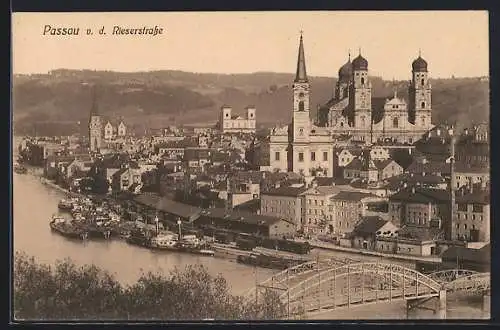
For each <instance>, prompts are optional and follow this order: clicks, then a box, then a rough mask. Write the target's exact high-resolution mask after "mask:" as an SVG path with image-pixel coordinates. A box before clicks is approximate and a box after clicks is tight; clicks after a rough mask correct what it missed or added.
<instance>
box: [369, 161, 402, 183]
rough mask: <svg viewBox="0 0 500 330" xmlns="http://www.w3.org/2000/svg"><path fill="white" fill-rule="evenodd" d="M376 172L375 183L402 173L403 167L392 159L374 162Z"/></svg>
mask: <svg viewBox="0 0 500 330" xmlns="http://www.w3.org/2000/svg"><path fill="white" fill-rule="evenodd" d="M373 162H374V164H375V167H376V168H377V170H378V177H377V181H381V180H385V179H388V178H391V177H394V176H397V175H400V174H402V173H403V167H402V166H401V165H399V164H398V163H396V162H395V161H394V160H392V159H385V160H374V161H373Z"/></svg>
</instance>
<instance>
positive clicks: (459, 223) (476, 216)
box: [451, 189, 490, 242]
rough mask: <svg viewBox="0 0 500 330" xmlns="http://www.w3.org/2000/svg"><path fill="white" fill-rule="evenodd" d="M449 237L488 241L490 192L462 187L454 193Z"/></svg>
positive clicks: (470, 240)
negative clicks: (453, 209) (453, 216)
mask: <svg viewBox="0 0 500 330" xmlns="http://www.w3.org/2000/svg"><path fill="white" fill-rule="evenodd" d="M455 212H456V213H455V214H456V218H455V219H453V221H452V222H453V223H452V225H451V239H457V240H465V241H469V242H489V241H490V192H489V191H488V190H483V191H478V190H475V191H471V190H466V189H462V190H461V191H459V192H457V193H456V197H455Z"/></svg>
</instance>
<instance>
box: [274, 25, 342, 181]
mask: <svg viewBox="0 0 500 330" xmlns="http://www.w3.org/2000/svg"><path fill="white" fill-rule="evenodd" d="M292 88H293V114H292V123H291V124H289V125H286V126H282V127H275V128H273V129H272V130H271V133H270V136H269V157H270V159H269V161H270V164H269V165H270V167H271V169H273V170H279V171H281V172H295V173H300V174H302V175H304V176H329V177H331V176H333V147H334V142H335V139H334V136H333V135H332V134H331V132H330V128H329V127H318V126H316V125H314V124H313V123H312V122H311V119H310V102H309V100H310V92H311V89H310V84H309V79H308V78H307V72H306V61H305V55H304V43H303V38H302V35H301V36H300V43H299V55H298V60H297V71H296V74H295V79H294V82H293V87H292Z"/></svg>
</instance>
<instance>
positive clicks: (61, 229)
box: [49, 215, 88, 239]
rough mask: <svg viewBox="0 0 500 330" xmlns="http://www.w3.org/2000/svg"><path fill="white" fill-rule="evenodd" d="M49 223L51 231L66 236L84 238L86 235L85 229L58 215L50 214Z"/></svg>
mask: <svg viewBox="0 0 500 330" xmlns="http://www.w3.org/2000/svg"><path fill="white" fill-rule="evenodd" d="M49 225H50V229H51V230H52V231H54V232H56V233H58V234H60V235H62V236H64V237H67V238H77V239H86V238H87V235H88V234H87V232H86V231H85V230H83V229H82V228H80V227H79V226H77V225H75V224H73V223H72V221H71V220H67V219H65V218H63V217H61V216H59V215H54V216H52V220H51V221H50V223H49Z"/></svg>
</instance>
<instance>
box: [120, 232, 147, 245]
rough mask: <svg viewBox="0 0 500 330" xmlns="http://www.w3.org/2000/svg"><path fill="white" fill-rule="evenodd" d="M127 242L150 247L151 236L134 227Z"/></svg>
mask: <svg viewBox="0 0 500 330" xmlns="http://www.w3.org/2000/svg"><path fill="white" fill-rule="evenodd" d="M126 242H127V243H129V244H133V245H138V246H144V247H150V246H151V237H150V236H149V235H147V234H146V232H144V231H142V230H140V229H134V230H131V231H130V234H129V235H128V237H127V239H126Z"/></svg>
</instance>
